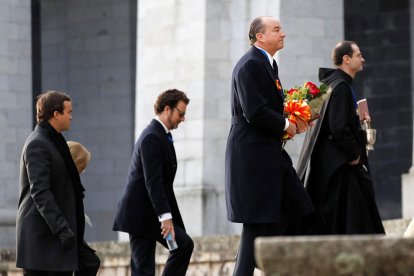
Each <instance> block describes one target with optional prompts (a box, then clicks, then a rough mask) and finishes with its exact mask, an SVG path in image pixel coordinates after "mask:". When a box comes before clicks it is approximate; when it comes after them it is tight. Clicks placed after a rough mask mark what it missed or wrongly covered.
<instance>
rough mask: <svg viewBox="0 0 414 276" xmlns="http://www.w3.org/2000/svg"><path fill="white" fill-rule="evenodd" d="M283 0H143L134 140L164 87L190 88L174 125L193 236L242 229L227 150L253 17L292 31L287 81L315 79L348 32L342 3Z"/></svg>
mask: <svg viewBox="0 0 414 276" xmlns="http://www.w3.org/2000/svg"><path fill="white" fill-rule="evenodd" d="M281 2H282V1H270V0H259V1H252V0H244V1H240V0H233V1H222V0H221V1H220V0H209V1H207V0H196V1H193V0H192V1H190V0H183V1H180V2H174V1H171V2H168V1H155V2H154V1H150V0H143V1H139V6H138V35H137V40H138V42H137V45H138V50H137V85H136V91H137V96H136V114H135V115H136V131H135V133H136V138H137V137H138V135H139V134H140V133H141V131H142V129H143V128H144V127H145V126H146V125H147V124H148V122H149V121H150V120H151V119H152V118H153V117H154V112H153V104H154V101H155V98H156V96H157V95H158V94H159V93H160V92H161V91H163V90H166V89H168V88H172V87H175V88H178V89H181V90H183V91H185V92H186V93H187V95H188V97H189V98H190V100H191V101H190V104H189V106H188V109H187V116H186V122H184V123H183V124H181V125H180V126H179V128H178V129H177V130H174V131H173V136H174V140H175V148H176V152H177V157H178V171H177V176H176V180H175V184H174V188H175V192H176V195H177V198H178V203H179V205H180V209H181V212H182V214H183V216H184V221H185V222H186V227H187V229H188V231H189V233H190V234H192V235H209V234H217V233H238V234H239V227H238V225H236V224H231V223H228V222H227V219H226V208H225V200H224V155H225V145H226V140H227V135H228V131H229V129H230V82H231V73H232V70H233V67H234V65H235V63H236V62H237V61H238V59H239V58H240V57H241V56H242V55H243V54H244V52H246V51H247V50H248V48H249V47H250V45H249V41H248V30H249V24H250V22H251V20H252V19H254V18H255V17H257V16H260V15H271V16H275V17H276V18H280V19H281V23H282V26H283V28H284V29H285V30H286V32H287V33H288V37H287V39H286V49H283V50H282V51H281V53H280V60H279V64H280V68H281V69H280V72H281V77H282V80H283V83H284V84H285V86H286V87H289V86H291V85H294V84H300V83H302V82H303V81H305V80H309V81H316V78H317V68H318V67H320V66H326V65H329V64H330V63H329V61H330V51H331V49H332V47H333V46H334V45H335V43H336V42H337V41H338V40H340V39H341V38H342V37H343V16H342V13H343V12H342V10H343V7H342V1H341V5H338V3H334V4H331V1H328V0H320V1H318V3H317V4H316V5H312V4H311V3H309V4H303V1H292V3H291V2H290V1H289V3H288V2H286V4H285V3H284V2H283V5H282V4H281ZM298 18H299V19H298ZM309 25H312V26H313V27H312V30H314V31H313V32H309ZM292 145H294V146H293V148H295V147H296V148H297V147H300V144H299V145H298V144H297V143H292Z"/></svg>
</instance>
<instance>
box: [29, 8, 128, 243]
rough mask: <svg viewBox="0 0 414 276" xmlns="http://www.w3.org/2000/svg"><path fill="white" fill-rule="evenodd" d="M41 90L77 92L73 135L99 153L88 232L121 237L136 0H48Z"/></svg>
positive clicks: (87, 179)
mask: <svg viewBox="0 0 414 276" xmlns="http://www.w3.org/2000/svg"><path fill="white" fill-rule="evenodd" d="M40 10H41V15H40V21H41V24H40V25H41V34H37V33H35V34H34V35H40V37H41V57H42V58H41V71H42V89H41V90H42V91H44V90H48V89H56V90H63V91H65V92H67V93H68V94H69V95H70V96H71V97H72V102H73V114H72V116H73V120H72V126H71V130H70V131H68V132H64V133H63V134H64V136H65V137H66V138H67V140H75V141H79V142H81V143H83V144H84V145H85V146H86V147H87V148H88V149H89V151H90V152H91V153H92V159H91V161H90V164H89V166H88V167H87V168H86V172H85V173H84V174H83V175H81V178H82V182H83V184H84V186H85V188H86V194H85V200H84V202H85V210H86V212H87V214H88V215H89V217H90V219H91V221H92V224H93V228H89V227H87V229H86V238H87V239H88V240H93V241H102V240H111V239H116V237H117V234H116V233H115V232H113V231H112V230H111V229H112V223H113V218H114V214H115V211H116V206H117V202H118V200H119V197H120V193H121V191H122V188H123V186H124V183H125V179H126V174H127V171H128V167H129V161H130V157H131V153H132V148H133V145H134V137H133V128H134V100H135V69H134V68H135V42H136V41H135V37H136V1H131V0H119V1H109V0H99V1H98V0H62V1H55V0H42V1H40Z"/></svg>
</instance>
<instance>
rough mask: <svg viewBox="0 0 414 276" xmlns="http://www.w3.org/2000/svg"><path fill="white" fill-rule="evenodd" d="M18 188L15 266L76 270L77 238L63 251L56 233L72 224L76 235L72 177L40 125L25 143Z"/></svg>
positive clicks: (35, 268) (71, 227) (36, 268)
mask: <svg viewBox="0 0 414 276" xmlns="http://www.w3.org/2000/svg"><path fill="white" fill-rule="evenodd" d="M19 190H20V197H19V203H18V204H19V205H18V213H17V219H16V231H17V233H16V234H17V248H16V250H17V252H16V254H17V256H16V266H17V267H20V268H25V269H32V270H51V271H70V270H77V269H78V255H77V244H78V242H76V243H75V246H74V247H72V248H71V249H70V250H68V251H63V250H62V245H61V242H60V239H59V237H58V235H57V234H58V233H59V232H60V231H61V230H62V229H64V228H65V227H67V226H69V227H70V229H72V231H73V232H74V233H75V236H77V233H76V230H77V222H76V202H75V194H74V189H73V185H72V180H71V178H70V176H69V174H68V170H67V168H66V165H65V161H64V159H63V158H62V156H61V154H60V153H59V151H58V149H57V147H56V145H55V144H54V143H53V142H52V140H51V139H50V137H49V136H48V135H47V132H46V130H44V129H43V128H42V127H40V126H39V125H37V126H36V128H35V130H34V131H33V132H32V133H31V134H30V135H29V137H28V138H27V140H26V142H25V144H24V146H23V151H22V155H21V161H20V185H19Z"/></svg>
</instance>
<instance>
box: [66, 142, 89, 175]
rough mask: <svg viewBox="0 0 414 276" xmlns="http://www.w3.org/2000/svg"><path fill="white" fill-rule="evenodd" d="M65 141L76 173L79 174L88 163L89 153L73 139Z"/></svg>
mask: <svg viewBox="0 0 414 276" xmlns="http://www.w3.org/2000/svg"><path fill="white" fill-rule="evenodd" d="M67 143H68V146H69V150H70V154H71V155H72V159H73V161H74V162H75V165H76V168H77V169H78V173H79V174H81V173H82V172H83V171H84V170H85V168H86V166H87V165H88V163H89V160H91V153H90V152H89V151H88V150H87V149H86V148H85V147H84V146H83V145H82V144H81V143H78V142H74V141H68V142H67Z"/></svg>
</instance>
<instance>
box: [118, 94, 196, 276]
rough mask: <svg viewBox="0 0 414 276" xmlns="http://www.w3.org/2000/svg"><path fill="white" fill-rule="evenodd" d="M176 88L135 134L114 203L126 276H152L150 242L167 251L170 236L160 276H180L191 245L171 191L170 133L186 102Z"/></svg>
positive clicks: (181, 117)
mask: <svg viewBox="0 0 414 276" xmlns="http://www.w3.org/2000/svg"><path fill="white" fill-rule="evenodd" d="M189 101H190V100H189V99H188V98H187V96H186V95H185V94H184V93H183V92H182V91H179V90H177V89H171V90H167V91H165V92H163V93H162V94H160V95H159V96H158V98H157V101H156V103H155V105H154V111H155V114H156V118H155V119H153V120H152V121H151V123H150V124H149V126H148V127H147V128H145V129H144V131H143V132H142V133H141V135H140V137H139V139H138V141H137V143H136V145H135V148H134V152H133V155H132V159H131V164H130V167H129V173H128V177H127V181H126V185H125V188H124V192H123V194H122V197H121V200H120V202H119V204H118V211H117V214H116V218H115V222H114V226H113V230H114V231H122V232H127V233H129V241H130V246H131V273H132V275H134V276H137V275H155V247H156V242H159V243H161V244H162V245H163V246H164V247H165V248H168V246H167V242H166V240H165V239H166V238H167V236H168V235H171V237H172V239H173V240H175V241H176V243H177V245H178V248H176V249H173V250H171V249H170V255H169V257H168V260H167V263H166V265H165V268H164V271H163V275H178V276H184V275H185V273H186V271H187V268H188V264H189V262H190V258H191V254H192V252H193V247H194V244H193V241H192V239H191V238H190V237H189V236H188V235H187V233H186V231H185V228H184V222H183V220H182V218H181V214H180V211H179V209H178V204H177V200H176V198H175V194H174V190H173V182H174V177H175V173H176V171H177V159H176V156H175V149H174V145H173V140H172V135H171V132H170V131H171V130H173V129H176V128H177V127H178V125H179V124H180V123H181V122H183V121H184V120H185V112H186V109H187V105H188V103H189Z"/></svg>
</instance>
